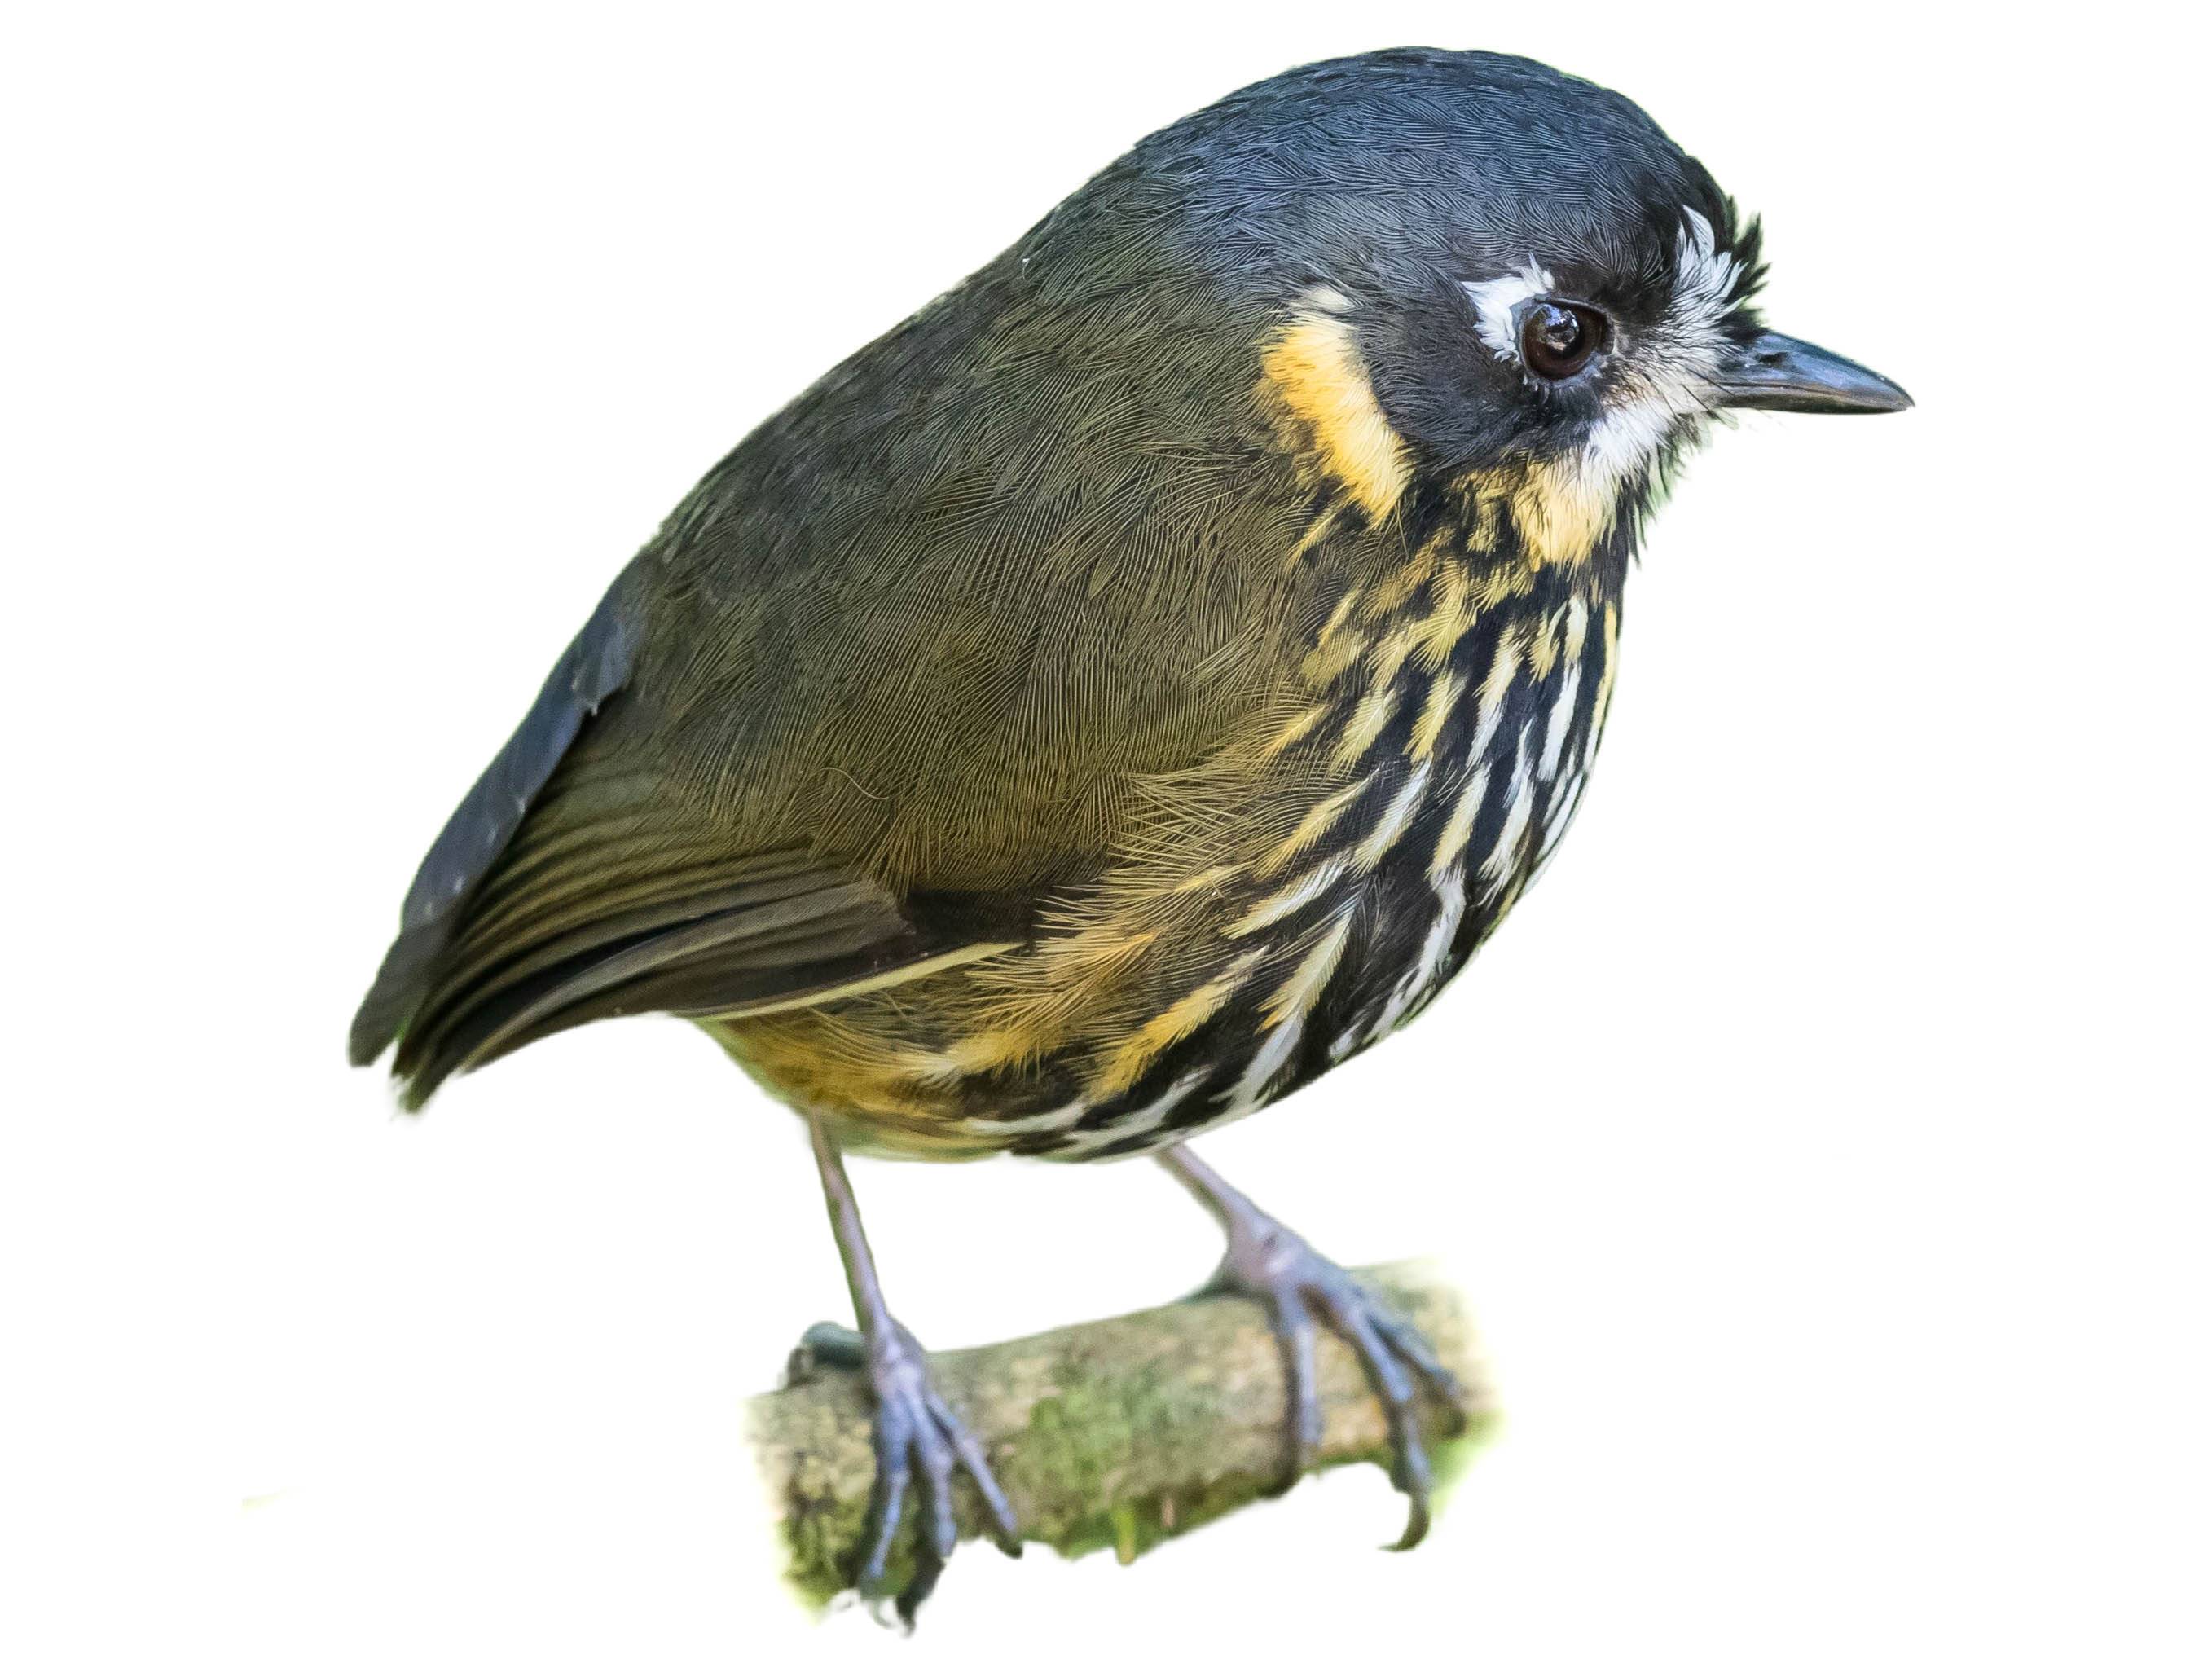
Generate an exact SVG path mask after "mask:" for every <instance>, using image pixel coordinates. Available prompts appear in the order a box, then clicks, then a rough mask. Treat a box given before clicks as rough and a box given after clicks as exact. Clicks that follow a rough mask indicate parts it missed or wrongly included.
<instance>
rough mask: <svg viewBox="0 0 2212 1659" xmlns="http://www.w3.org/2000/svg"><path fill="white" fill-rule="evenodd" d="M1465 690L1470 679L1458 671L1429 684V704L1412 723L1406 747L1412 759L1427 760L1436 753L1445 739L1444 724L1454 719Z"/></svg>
mask: <svg viewBox="0 0 2212 1659" xmlns="http://www.w3.org/2000/svg"><path fill="white" fill-rule="evenodd" d="M1465 690H1467V676H1466V675H1464V674H1462V673H1461V672H1460V671H1458V670H1457V669H1454V670H1452V671H1450V672H1449V673H1447V674H1438V675H1436V676H1435V677H1433V678H1431V680H1430V681H1429V696H1428V701H1427V702H1424V703H1423V704H1422V705H1421V712H1420V714H1419V718H1417V719H1416V720H1414V721H1413V737H1412V738H1411V739H1410V740H1409V741H1408V742H1407V744H1406V753H1407V757H1409V758H1411V759H1413V760H1417V761H1425V760H1426V759H1428V758H1429V757H1430V756H1431V755H1433V754H1435V753H1436V750H1437V738H1441V737H1442V736H1443V732H1444V722H1445V721H1446V720H1449V719H1450V718H1451V711H1452V707H1453V705H1454V704H1455V703H1457V702H1459V700H1460V696H1461V694H1462V692H1464V691H1465Z"/></svg>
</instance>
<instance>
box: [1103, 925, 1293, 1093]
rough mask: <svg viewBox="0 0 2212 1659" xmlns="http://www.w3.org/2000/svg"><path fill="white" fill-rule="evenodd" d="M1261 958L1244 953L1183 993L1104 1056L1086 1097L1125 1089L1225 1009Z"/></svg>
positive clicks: (1248, 952) (1261, 953)
mask: <svg viewBox="0 0 2212 1659" xmlns="http://www.w3.org/2000/svg"><path fill="white" fill-rule="evenodd" d="M1265 954H1266V952H1265V951H1247V952H1245V953H1244V954H1243V956H1241V957H1237V960H1236V961H1234V962H1232V963H1230V964H1229V966H1228V967H1226V968H1225V969H1222V970H1221V972H1219V973H1218V974H1216V975H1214V976H1213V977H1212V979H1210V980H1208V981H1206V983H1205V984H1203V985H1201V986H1200V987H1198V988H1197V989H1196V990H1194V991H1189V992H1186V993H1185V994H1183V995H1182V997H1180V998H1178V999H1177V1000H1176V1001H1174V1002H1172V1003H1170V1005H1169V1006H1167V1007H1165V1008H1164V1009H1162V1010H1161V1011H1160V1012H1158V1013H1157V1014H1154V1015H1153V1016H1152V1018H1150V1019H1148V1020H1146V1022H1145V1023H1144V1024H1142V1025H1140V1026H1139V1027H1138V1028H1137V1030H1136V1031H1135V1033H1134V1034H1133V1035H1132V1036H1129V1037H1127V1039H1125V1040H1124V1041H1123V1042H1121V1046H1120V1047H1118V1048H1115V1050H1114V1051H1113V1052H1112V1053H1111V1054H1108V1055H1107V1056H1106V1059H1105V1063H1104V1064H1103V1065H1102V1066H1100V1067H1099V1068H1098V1072H1097V1075H1096V1076H1094V1077H1093V1078H1092V1079H1091V1087H1090V1089H1089V1090H1088V1091H1087V1092H1088V1093H1089V1094H1090V1096H1091V1097H1092V1098H1094V1099H1100V1100H1103V1099H1107V1098H1110V1097H1113V1096H1115V1095H1118V1094H1120V1093H1121V1092H1122V1091H1124V1090H1126V1089H1127V1088H1128V1086H1129V1085H1131V1084H1133V1083H1134V1082H1135V1081H1136V1080H1137V1079H1139V1078H1140V1077H1142V1076H1143V1075H1144V1074H1145V1068H1146V1066H1150V1065H1151V1064H1152V1061H1153V1060H1154V1059H1155V1058H1156V1057H1157V1056H1158V1054H1160V1053H1161V1052H1162V1051H1163V1050H1164V1049H1165V1048H1168V1047H1169V1046H1170V1044H1172V1043H1176V1042H1181V1041H1182V1039H1183V1038H1184V1037H1187V1036H1189V1035H1190V1034H1191V1033H1192V1032H1194V1031H1195V1030H1198V1028H1199V1027H1200V1026H1201V1025H1203V1024H1206V1021H1208V1020H1209V1019H1212V1018H1213V1017H1214V1016H1215V1015H1216V1014H1218V1013H1219V1012H1221V1011H1222V1009H1223V1008H1225V1006H1228V1002H1229V999H1230V998H1231V997H1232V996H1234V995H1236V994H1237V987H1239V986H1241V985H1243V983H1244V981H1246V980H1247V979H1248V978H1249V977H1250V976H1251V973H1252V969H1254V968H1255V967H1256V966H1258V965H1259V962H1260V958H1261V957H1262V956H1264V955H1265Z"/></svg>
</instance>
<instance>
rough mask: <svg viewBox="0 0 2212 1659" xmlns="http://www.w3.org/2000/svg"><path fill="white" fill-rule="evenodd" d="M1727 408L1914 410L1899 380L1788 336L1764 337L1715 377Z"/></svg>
mask: <svg viewBox="0 0 2212 1659" xmlns="http://www.w3.org/2000/svg"><path fill="white" fill-rule="evenodd" d="M1715 379H1716V380H1717V382H1718V384H1719V388H1720V399H1719V406H1720V407H1721V408H1723V409H1788V410H1797V411H1799V412H1801V413H1803V414H1808V415H1890V414H1894V413H1895V412H1896V411H1897V410H1900V409H1910V408H1911V407H1912V398H1911V396H1910V395H1909V394H1908V393H1907V392H1905V388H1904V387H1903V386H1899V385H1898V383H1897V382H1896V381H1894V380H1885V379H1884V378H1883V377H1882V376H1881V375H1879V374H1875V372H1874V371H1873V370H1872V369H1870V368H1860V367H1859V365H1858V364H1857V363H1855V362H1852V361H1851V360H1850V358H1848V357H1838V356H1836V354H1835V353H1834V352H1832V351H1823V350H1821V349H1820V347H1818V346H1816V345H1812V344H1809V343H1807V342H1806V341H1803V340H1793V339H1791V338H1790V337H1789V336H1788V335H1787V334H1774V333H1766V334H1761V335H1759V337H1757V338H1755V339H1753V341H1751V342H1750V343H1748V344H1747V345H1742V346H1739V347H1737V348H1736V349H1735V355H1734V356H1732V357H1731V358H1730V359H1729V361H1728V362H1725V363H1723V365H1722V366H1721V369H1720V372H1719V374H1717V376H1715Z"/></svg>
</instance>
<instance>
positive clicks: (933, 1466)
mask: <svg viewBox="0 0 2212 1659" xmlns="http://www.w3.org/2000/svg"><path fill="white" fill-rule="evenodd" d="M802 1356H804V1358H805V1363H806V1364H831V1365H840V1366H851V1365H857V1367H858V1368H859V1369H860V1370H862V1371H863V1373H864V1374H865V1375H866V1377H867V1380H868V1386H869V1389H870V1391H871V1392H872V1393H873V1394H874V1395H875V1398H876V1412H875V1421H874V1429H873V1438H874V1443H875V1453H876V1481H875V1487H874V1490H873V1491H872V1493H871V1494H870V1496H869V1499H868V1510H867V1517H866V1522H864V1523H863V1524H864V1533H863V1536H864V1537H865V1539H866V1556H865V1558H864V1559H863V1560H862V1563H861V1565H860V1571H859V1573H858V1574H857V1575H856V1578H857V1582H858V1583H859V1586H860V1594H861V1595H863V1596H864V1597H866V1599H867V1600H869V1601H873V1602H878V1603H880V1601H882V1600H883V1598H884V1596H885V1595H889V1594H891V1589H890V1584H889V1583H887V1578H888V1575H889V1571H890V1554H891V1547H892V1545H893V1544H894V1543H896V1541H897V1539H898V1534H899V1528H900V1525H901V1523H902V1522H904V1520H905V1519H906V1516H907V1511H908V1509H909V1507H911V1508H912V1509H913V1510H915V1525H916V1531H917V1534H918V1536H917V1538H916V1548H915V1565H914V1575H913V1577H911V1578H909V1579H908V1581H907V1583H906V1584H905V1586H904V1587H903V1588H902V1589H899V1590H898V1591H897V1592H896V1595H895V1596H894V1597H893V1601H892V1605H893V1607H895V1609H896V1612H897V1613H898V1617H899V1619H900V1620H901V1622H902V1623H903V1624H905V1625H907V1626H908V1627H909V1628H910V1627H911V1626H913V1624H914V1617H915V1609H917V1608H918V1607H921V1603H922V1602H923V1601H925V1600H927V1597H928V1595H929V1593H930V1591H931V1590H932V1589H934V1588H935V1587H936V1584H937V1580H938V1577H939V1575H940V1574H941V1573H943V1571H945V1560H946V1559H947V1558H948V1557H949V1556H951V1553H952V1551H953V1548H954V1547H955V1546H957V1544H958V1543H959V1541H960V1528H959V1522H958V1517H957V1514H956V1512H955V1510H954V1507H953V1485H954V1482H955V1480H956V1478H957V1475H958V1474H959V1472H960V1471H961V1470H963V1469H964V1470H966V1471H967V1473H968V1477H969V1479H970V1480H973V1481H974V1482H975V1488H976V1491H977V1492H979V1493H980V1494H981V1497H982V1499H983V1504H984V1508H985V1509H986V1510H987V1511H988V1513H989V1516H990V1521H991V1531H992V1535H993V1539H994V1541H995V1542H996V1543H997V1544H998V1546H999V1547H1000V1549H1001V1550H1003V1551H1005V1552H1006V1553H1007V1554H1009V1555H1015V1556H1018V1555H1019V1554H1020V1553H1021V1551H1022V1546H1021V1540H1020V1538H1019V1536H1018V1528H1017V1525H1016V1522H1015V1519H1014V1510H1013V1505H1012V1504H1009V1503H1008V1502H1007V1501H1006V1493H1005V1492H1002V1491H1000V1487H999V1483H998V1481H997V1480H994V1478H993V1477H992V1474H991V1468H990V1464H989V1462H987V1460H986V1459H985V1457H984V1455H983V1448H982V1445H981V1443H980V1442H979V1441H977V1440H976V1438H975V1435H974V1433H973V1432H971V1431H969V1427H968V1425H966V1424H965V1423H963V1422H962V1421H961V1420H960V1417H959V1414H958V1413H956V1412H955V1411H954V1410H953V1409H952V1407H950V1406H948V1405H947V1404H945V1401H944V1399H943V1397H942V1396H940V1395H939V1394H938V1392H937V1391H936V1389H934V1388H933V1387H932V1386H931V1383H930V1379H929V1368H928V1360H927V1356H926V1355H925V1353H924V1352H923V1350H922V1347H921V1344H920V1343H919V1342H917V1341H915V1339H914V1335H913V1333H911V1332H910V1331H908V1330H907V1329H906V1328H904V1327H903V1326H895V1327H894V1328H893V1329H892V1331H891V1333H890V1334H888V1335H884V1334H878V1336H877V1338H876V1339H875V1340H870V1341H865V1342H864V1341H863V1340H861V1339H860V1337H859V1335H858V1334H857V1333H854V1332H852V1331H849V1330H847V1329H845V1328H842V1327H839V1326H835V1325H817V1326H816V1327H814V1328H812V1329H811V1330H809V1331H808V1332H807V1333H806V1334H805V1336H804V1337H803V1338H801V1339H800V1345H799V1353H798V1354H795V1355H794V1356H793V1366H794V1368H797V1367H798V1366H799V1364H800V1363H801V1357H802ZM917 1486H918V1487H919V1490H916V1488H917ZM909 1499H911V1500H912V1502H911V1504H909Z"/></svg>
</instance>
